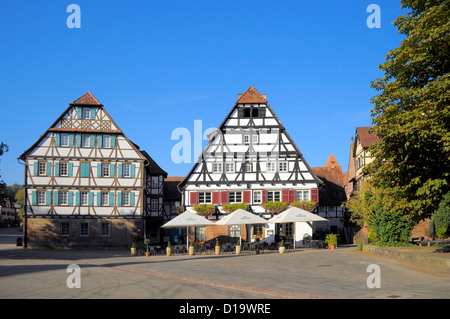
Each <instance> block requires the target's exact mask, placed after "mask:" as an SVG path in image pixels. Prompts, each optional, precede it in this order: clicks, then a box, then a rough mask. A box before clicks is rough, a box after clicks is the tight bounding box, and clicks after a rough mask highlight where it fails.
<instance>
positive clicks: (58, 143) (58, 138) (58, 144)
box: [55, 133, 61, 146]
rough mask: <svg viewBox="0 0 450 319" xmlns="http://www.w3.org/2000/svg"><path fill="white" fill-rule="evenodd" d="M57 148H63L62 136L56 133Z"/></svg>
mask: <svg viewBox="0 0 450 319" xmlns="http://www.w3.org/2000/svg"><path fill="white" fill-rule="evenodd" d="M55 146H61V134H59V133H55Z"/></svg>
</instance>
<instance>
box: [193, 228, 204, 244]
mask: <svg viewBox="0 0 450 319" xmlns="http://www.w3.org/2000/svg"><path fill="white" fill-rule="evenodd" d="M195 241H196V242H200V243H202V242H205V241H206V227H195Z"/></svg>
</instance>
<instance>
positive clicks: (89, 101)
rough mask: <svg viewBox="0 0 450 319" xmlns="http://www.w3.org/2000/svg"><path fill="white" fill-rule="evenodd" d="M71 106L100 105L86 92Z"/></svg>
mask: <svg viewBox="0 0 450 319" xmlns="http://www.w3.org/2000/svg"><path fill="white" fill-rule="evenodd" d="M72 104H88V105H101V103H100V102H99V101H98V100H97V99H96V98H95V97H94V96H93V95H92V93H91V92H87V93H86V94H84V95H83V96H81V97H79V98H78V99H76V100H75V101H73V102H72Z"/></svg>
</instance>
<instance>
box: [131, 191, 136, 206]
mask: <svg viewBox="0 0 450 319" xmlns="http://www.w3.org/2000/svg"><path fill="white" fill-rule="evenodd" d="M134 205H135V200H134V192H131V193H130V206H134Z"/></svg>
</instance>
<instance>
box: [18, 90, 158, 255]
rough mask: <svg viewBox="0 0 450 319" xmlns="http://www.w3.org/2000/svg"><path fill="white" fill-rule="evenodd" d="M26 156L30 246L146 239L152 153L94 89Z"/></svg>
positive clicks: (90, 244) (112, 243)
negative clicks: (147, 186)
mask: <svg viewBox="0 0 450 319" xmlns="http://www.w3.org/2000/svg"><path fill="white" fill-rule="evenodd" d="M20 159H21V160H23V161H24V163H25V181H26V183H25V186H26V194H27V195H26V201H27V210H26V217H27V218H26V220H27V223H26V227H25V231H26V234H25V236H26V238H27V240H28V244H29V245H30V246H47V247H48V246H50V247H52V246H53V247H99V246H101V247H122V246H128V245H129V244H130V242H131V240H132V237H133V236H140V237H144V234H143V231H144V223H143V214H144V210H145V207H144V206H145V205H146V203H145V201H144V200H145V198H146V194H145V193H144V177H145V176H146V173H145V164H146V163H147V158H146V157H145V156H144V155H143V154H142V153H141V152H140V151H139V147H138V146H137V145H135V144H134V143H132V142H131V141H130V140H129V139H128V138H127V136H126V135H125V134H124V132H123V131H122V130H121V129H120V128H119V126H118V125H117V124H116V123H115V122H114V120H113V119H112V118H111V116H110V115H109V114H108V112H107V111H106V109H105V108H104V106H103V105H102V104H101V103H100V102H99V101H98V100H97V99H96V98H95V97H94V96H93V95H92V94H91V93H86V94H85V95H83V96H82V97H80V98H79V99H77V100H75V101H74V102H72V103H70V105H69V107H67V109H66V110H65V111H64V112H63V113H62V114H61V115H60V116H59V117H58V118H57V119H56V121H55V122H54V123H53V124H52V125H51V126H50V128H48V129H47V131H45V133H44V134H42V135H41V136H40V138H39V139H38V140H37V141H36V142H35V143H34V144H33V145H32V146H31V147H30V148H29V149H28V150H26V151H25V152H24V153H23V154H22V155H21V156H20ZM158 183H159V179H158ZM158 203H159V202H158ZM150 204H151V202H150Z"/></svg>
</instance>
